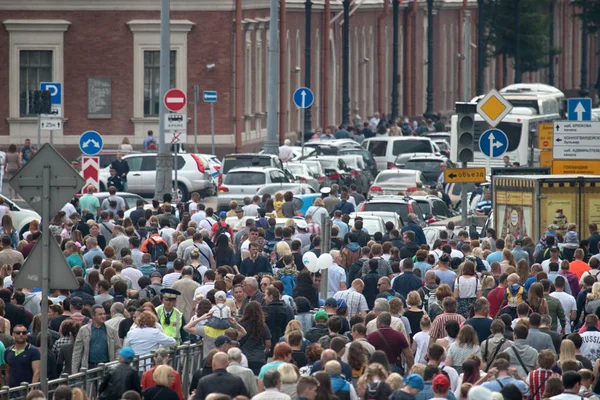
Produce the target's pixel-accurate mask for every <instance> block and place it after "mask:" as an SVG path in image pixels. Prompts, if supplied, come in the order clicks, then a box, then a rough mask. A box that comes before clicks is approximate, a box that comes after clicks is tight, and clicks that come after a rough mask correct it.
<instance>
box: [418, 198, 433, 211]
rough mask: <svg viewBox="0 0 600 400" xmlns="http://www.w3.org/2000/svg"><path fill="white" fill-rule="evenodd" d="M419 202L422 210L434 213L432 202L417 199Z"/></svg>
mask: <svg viewBox="0 0 600 400" xmlns="http://www.w3.org/2000/svg"><path fill="white" fill-rule="evenodd" d="M417 203H418V204H419V207H420V208H421V211H423V212H424V213H425V214H427V215H431V214H433V211H432V210H431V204H429V202H428V201H427V200H417Z"/></svg>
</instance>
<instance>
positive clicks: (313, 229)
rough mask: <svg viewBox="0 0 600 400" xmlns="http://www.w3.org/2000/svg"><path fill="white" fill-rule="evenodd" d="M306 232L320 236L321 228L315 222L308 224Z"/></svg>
mask: <svg viewBox="0 0 600 400" xmlns="http://www.w3.org/2000/svg"><path fill="white" fill-rule="evenodd" d="M306 231H307V232H308V233H310V234H311V235H320V234H321V226H320V225H319V224H317V223H316V222H312V221H311V222H309V223H308V224H307V227H306Z"/></svg>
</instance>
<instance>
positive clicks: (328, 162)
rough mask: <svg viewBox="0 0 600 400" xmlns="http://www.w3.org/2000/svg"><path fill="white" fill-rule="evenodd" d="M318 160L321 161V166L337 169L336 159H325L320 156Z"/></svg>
mask: <svg viewBox="0 0 600 400" xmlns="http://www.w3.org/2000/svg"><path fill="white" fill-rule="evenodd" d="M319 162H320V163H321V165H322V166H323V168H331V169H337V166H338V165H337V161H336V160H325V159H323V158H320V159H319Z"/></svg>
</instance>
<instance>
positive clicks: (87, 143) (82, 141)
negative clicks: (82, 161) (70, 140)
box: [79, 131, 104, 156]
mask: <svg viewBox="0 0 600 400" xmlns="http://www.w3.org/2000/svg"><path fill="white" fill-rule="evenodd" d="M102 146H104V141H103V140H102V136H101V135H100V134H99V133H98V132H96V131H87V132H83V133H82V134H81V136H80V137H79V148H80V149H81V152H82V153H83V154H85V155H88V156H95V155H96V154H98V153H100V151H101V150H102Z"/></svg>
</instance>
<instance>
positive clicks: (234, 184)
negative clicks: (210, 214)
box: [217, 167, 289, 211]
mask: <svg viewBox="0 0 600 400" xmlns="http://www.w3.org/2000/svg"><path fill="white" fill-rule="evenodd" d="M271 183H289V179H288V177H287V176H286V175H285V174H284V173H283V171H282V170H281V169H279V168H273V167H242V168H234V169H231V170H229V171H227V175H226V176H225V178H224V180H223V184H221V185H219V189H218V193H217V210H218V211H224V210H228V209H229V202H230V201H232V200H236V201H238V202H241V201H242V200H244V197H253V196H254V195H256V194H257V192H258V191H259V189H260V188H261V187H262V186H264V185H268V184H271Z"/></svg>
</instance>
